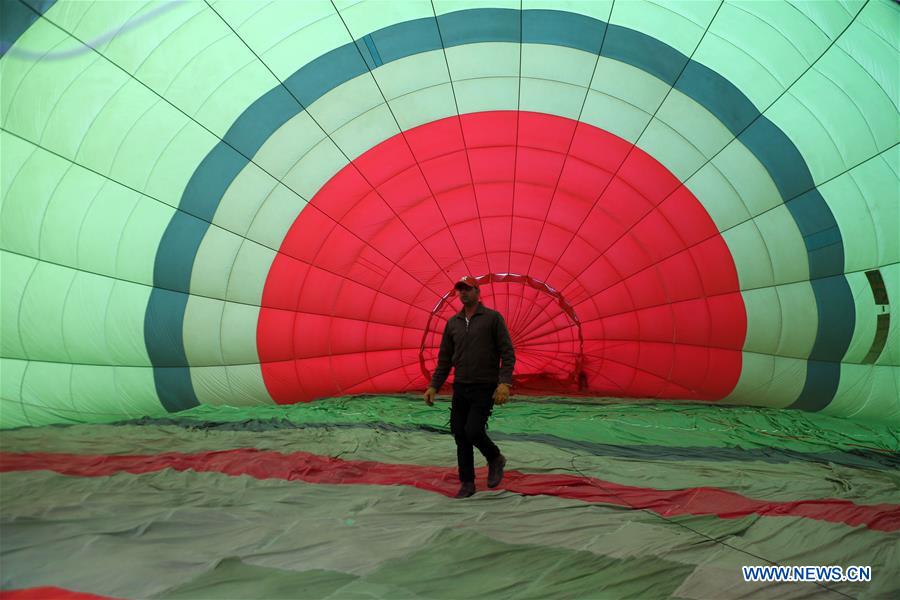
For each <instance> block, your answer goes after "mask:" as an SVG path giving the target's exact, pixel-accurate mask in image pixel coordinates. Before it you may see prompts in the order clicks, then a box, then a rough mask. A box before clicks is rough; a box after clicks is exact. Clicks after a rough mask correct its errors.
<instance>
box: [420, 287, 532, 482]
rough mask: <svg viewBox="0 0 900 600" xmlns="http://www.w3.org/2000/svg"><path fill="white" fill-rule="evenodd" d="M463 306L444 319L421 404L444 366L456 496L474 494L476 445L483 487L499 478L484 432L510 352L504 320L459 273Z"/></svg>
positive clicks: (506, 383) (503, 385)
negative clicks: (449, 388) (483, 466)
mask: <svg viewBox="0 0 900 600" xmlns="http://www.w3.org/2000/svg"><path fill="white" fill-rule="evenodd" d="M455 289H456V291H457V294H458V295H459V299H460V301H461V302H462V305H463V309H462V310H461V311H460V312H459V313H457V314H455V315H453V316H452V317H450V318H449V319H448V320H447V325H446V326H445V327H444V335H443V337H442V338H441V348H440V351H439V352H438V362H437V367H436V368H435V369H434V375H433V376H432V378H431V384H430V386H429V387H428V389H427V390H426V391H425V403H426V404H428V406H433V405H434V397H435V394H437V391H438V390H439V389H441V386H442V385H443V384H444V381H446V380H447V376H448V375H450V369H451V368H455V369H456V371H455V374H454V377H453V401H452V404H451V407H450V431H451V432H452V433H453V438H454V439H455V440H456V460H457V463H458V466H459V481H460V488H459V492H457V494H456V497H457V498H468V497H469V496H471V495H472V494H474V493H475V458H474V453H473V450H472V448H473V447H475V448H478V450H479V451H480V452H481V454H483V455H484V457H485V458H486V459H487V461H488V487H490V488H495V487H497V486H498V485H500V482H501V481H502V480H503V468H504V467H505V466H506V457H504V456H503V455H502V454H501V453H500V449H499V448H497V446H496V445H495V444H494V442H492V441H491V439H490V438H489V437H488V436H487V432H486V431H485V426H486V425H487V421H488V417H490V416H491V412H492V410H493V408H494V404H495V403H496V404H497V405H502V404H505V403H506V401H507V400H508V399H509V391H510V386H511V385H512V373H513V366H514V365H515V363H516V355H515V352H514V350H513V345H512V340H511V339H510V337H509V331H508V330H507V329H506V322H505V321H504V320H503V317H502V316H501V315H500V313H498V312H497V311H494V310H491V309H489V308H485V306H484V305H483V304H482V303H481V302H480V301H479V298H480V296H481V291H480V290H479V288H478V280H477V279H475V278H474V277H472V276H469V275H467V276H465V277H463V278H462V279H460V280H459V281H458V282H457V283H456V286H455Z"/></svg>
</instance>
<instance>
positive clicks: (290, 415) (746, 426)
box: [176, 396, 900, 452]
mask: <svg viewBox="0 0 900 600" xmlns="http://www.w3.org/2000/svg"><path fill="white" fill-rule="evenodd" d="M176 416H177V417H178V418H183V419H192V420H197V421H216V422H226V421H231V422H239V421H247V420H266V419H287V420H289V421H291V422H294V423H362V422H373V421H376V422H383V423H388V424H395V425H409V424H415V425H427V426H431V427H446V425H447V421H448V419H449V402H447V398H442V399H440V400H439V402H438V403H437V405H436V408H434V407H427V406H425V404H424V403H423V402H422V401H421V398H419V397H418V396H355V397H342V398H330V399H327V400H320V401H317V402H311V403H308V404H295V405H290V406H260V407H250V408H236V407H218V406H217V407H212V406H200V407H197V408H193V409H191V410H188V411H183V412H180V413H177V415H176ZM491 429H492V430H493V431H500V432H504V433H534V434H546V435H555V436H558V437H560V438H563V439H569V440H595V439H603V440H604V441H606V442H607V443H611V444H624V445H647V444H653V445H661V446H694V447H736V448H745V449H747V448H766V447H770V448H784V449H791V450H796V451H799V452H815V451H818V450H823V449H831V450H833V449H840V450H853V449H859V448H874V449H878V450H885V451H892V452H900V430H898V429H897V428H896V427H891V426H889V425H885V424H883V423H876V422H855V421H850V420H847V419H838V418H834V417H829V416H827V415H822V414H817V413H805V412H800V411H790V410H779V409H766V408H751V407H738V406H720V405H705V404H699V403H675V402H632V401H622V400H618V401H611V400H602V401H599V402H596V403H591V402H587V401H585V400H583V399H582V400H580V401H578V402H574V403H563V402H561V401H560V399H556V401H553V400H552V399H550V400H549V401H544V400H539V399H535V398H528V399H525V400H523V399H518V400H517V399H515V398H514V399H513V400H512V401H511V402H510V403H509V404H507V405H505V406H503V407H498V408H496V409H495V410H494V416H493V417H492V418H491Z"/></svg>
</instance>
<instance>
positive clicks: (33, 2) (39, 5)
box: [0, 0, 56, 56]
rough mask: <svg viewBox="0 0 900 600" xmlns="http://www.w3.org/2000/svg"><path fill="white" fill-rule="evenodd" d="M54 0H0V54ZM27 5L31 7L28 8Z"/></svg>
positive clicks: (48, 8)
mask: <svg viewBox="0 0 900 600" xmlns="http://www.w3.org/2000/svg"><path fill="white" fill-rule="evenodd" d="M55 2H56V0H28V2H24V0H23V1H22V2H20V1H18V0H0V56H3V55H4V54H6V51H7V50H9V49H10V48H12V45H13V44H15V43H16V40H18V39H19V38H20V37H22V34H23V33H25V30H26V29H28V28H29V27H31V25H32V24H33V23H34V22H35V21H37V20H38V19H39V18H40V15H42V14H44V13H45V12H47V11H48V10H50V7H51V6H53V4H54V3H55ZM29 6H30V7H31V8H29Z"/></svg>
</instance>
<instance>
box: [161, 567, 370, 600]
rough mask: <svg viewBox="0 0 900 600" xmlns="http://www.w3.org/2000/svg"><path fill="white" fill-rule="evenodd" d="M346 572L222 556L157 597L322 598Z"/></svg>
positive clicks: (340, 582)
mask: <svg viewBox="0 0 900 600" xmlns="http://www.w3.org/2000/svg"><path fill="white" fill-rule="evenodd" d="M355 580H356V577H354V576H353V575H348V574H346V573H338V572H335V571H324V570H321V569H310V570H309V571H288V570H284V569H273V568H269V567H259V566H256V565H247V564H244V563H243V562H241V560H240V559H238V558H226V559H224V560H222V561H221V562H219V563H218V564H216V565H215V566H214V567H213V568H212V570H210V571H208V572H206V573H203V574H202V575H200V576H199V577H197V578H196V579H194V580H192V581H191V582H190V583H187V584H184V585H181V586H179V587H177V588H175V589H173V590H168V591H166V592H164V593H162V594H161V595H159V596H158V597H159V598H166V599H171V600H181V599H188V598H196V599H197V600H207V599H209V598H298V599H301V598H302V599H307V598H308V599H314V598H325V597H327V596H329V595H330V594H331V593H332V592H334V591H335V590H338V589H340V588H342V587H344V586H345V585H347V584H348V583H350V582H352V581H355Z"/></svg>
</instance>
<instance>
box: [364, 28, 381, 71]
mask: <svg viewBox="0 0 900 600" xmlns="http://www.w3.org/2000/svg"><path fill="white" fill-rule="evenodd" d="M363 40H364V41H365V42H366V49H367V50H368V51H369V56H371V57H372V65H373V66H374V67H380V66H381V65H383V64H384V61H383V60H381V55H380V54H378V48H376V47H375V42H374V41H373V40H372V36H371V35H367V36H365V37H363Z"/></svg>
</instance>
